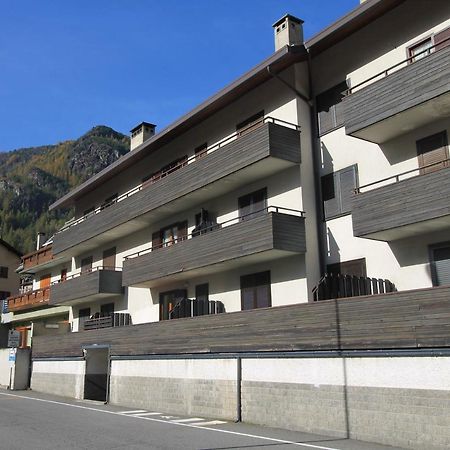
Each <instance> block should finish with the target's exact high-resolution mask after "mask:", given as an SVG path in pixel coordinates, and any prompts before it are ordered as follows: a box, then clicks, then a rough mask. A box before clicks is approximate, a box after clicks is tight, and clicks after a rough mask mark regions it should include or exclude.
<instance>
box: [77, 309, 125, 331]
mask: <svg viewBox="0 0 450 450" xmlns="http://www.w3.org/2000/svg"><path fill="white" fill-rule="evenodd" d="M128 325H131V316H130V314H128V313H110V314H104V315H102V313H98V316H97V317H93V318H92V319H86V320H85V321H84V323H83V329H84V330H85V331H88V330H98V329H100V328H111V327H126V326H128Z"/></svg>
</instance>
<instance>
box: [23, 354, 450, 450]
mask: <svg viewBox="0 0 450 450" xmlns="http://www.w3.org/2000/svg"><path fill="white" fill-rule="evenodd" d="M260 356H262V355H260ZM282 356H283V357H280V358H268V357H267V355H264V357H261V358H245V357H243V358H242V359H241V376H242V378H241V385H240V387H241V397H240V400H241V414H242V421H244V422H247V423H254V424H260V425H266V426H271V427H279V428H285V429H291V430H299V431H307V432H312V433H320V434H324V435H329V436H336V437H342V438H345V437H350V438H354V439H360V440H364V441H371V442H377V443H382V444H386V445H393V446H399V447H403V448H411V449H425V448H426V449H427V450H443V449H448V448H450V376H449V374H450V357H444V356H435V357H434V356H433V357H431V356H401V357H400V356H397V357H388V356H378V357H373V356H369V357H351V358H345V359H343V358H340V357H315V358H310V357H295V358H292V357H284V355H282ZM84 374H85V361H44V360H43V361H39V360H38V361H35V362H34V364H33V376H32V388H33V389H34V390H36V391H40V392H47V393H52V394H58V395H63V396H67V397H73V398H83V389H84ZM238 374H239V371H238V361H237V359H236V358H223V357H222V358H220V357H218V358H217V359H214V358H208V359H199V358H191V359H189V358H182V359H180V358H176V359H175V358H172V359H170V358H169V357H167V358H166V359H160V358H154V359H150V358H149V359H135V360H130V359H128V360H126V359H113V360H112V361H111V379H110V402H111V403H113V404H116V405H121V406H128V407H132V408H138V409H141V408H142V409H146V410H149V411H158V412H162V413H169V414H180V415H188V416H199V417H208V418H220V419H226V420H236V418H237V407H238V398H237V395H238V385H239V379H238Z"/></svg>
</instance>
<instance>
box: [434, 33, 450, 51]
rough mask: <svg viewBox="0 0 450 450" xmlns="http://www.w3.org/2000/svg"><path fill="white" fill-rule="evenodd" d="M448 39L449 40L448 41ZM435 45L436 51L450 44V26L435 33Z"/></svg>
mask: <svg viewBox="0 0 450 450" xmlns="http://www.w3.org/2000/svg"><path fill="white" fill-rule="evenodd" d="M446 39H448V40H447V41H446ZM434 45H435V46H436V47H435V49H434V50H435V51H438V50H441V49H443V48H445V47H448V46H449V45H450V27H448V28H446V29H445V30H443V31H441V32H440V33H436V34H435V35H434Z"/></svg>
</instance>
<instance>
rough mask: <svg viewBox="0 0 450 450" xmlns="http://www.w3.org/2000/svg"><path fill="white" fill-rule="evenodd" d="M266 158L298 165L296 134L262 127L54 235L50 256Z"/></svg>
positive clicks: (276, 127)
mask: <svg viewBox="0 0 450 450" xmlns="http://www.w3.org/2000/svg"><path fill="white" fill-rule="evenodd" d="M268 157H274V158H279V159H283V160H286V161H290V162H292V163H296V164H298V163H299V162H300V133H299V131H296V130H292V129H290V128H286V127H283V126H280V125H276V124H273V123H266V124H264V125H262V126H261V127H259V128H257V129H256V130H254V131H252V132H251V133H248V134H246V135H244V136H242V137H240V138H239V139H237V140H236V141H233V142H230V143H229V144H227V145H225V146H223V147H222V148H220V149H218V150H216V151H214V152H212V153H210V154H209V155H208V156H207V157H204V158H201V159H199V160H198V161H195V162H194V163H192V164H188V165H187V166H185V167H183V168H182V169H180V170H177V171H175V172H174V173H172V174H170V175H169V176H167V177H165V178H163V179H161V180H160V181H158V182H157V183H155V184H152V185H150V186H148V187H146V188H145V189H143V190H142V191H140V192H138V193H136V194H134V195H132V196H130V197H129V198H127V199H125V200H123V201H120V202H118V203H116V204H114V205H113V206H110V207H109V208H106V209H105V210H103V211H101V212H100V213H99V214H96V215H94V216H92V217H89V218H88V219H87V220H85V221H84V222H82V223H80V224H78V225H76V226H74V227H72V228H69V229H67V230H65V231H63V232H61V233H57V234H56V235H55V237H54V239H53V253H54V254H58V253H60V252H63V251H64V250H67V249H69V248H71V247H73V246H75V245H77V244H79V243H81V242H84V241H86V240H88V239H90V238H92V237H94V236H98V235H100V234H102V233H105V232H106V231H108V230H111V229H113V228H115V227H117V226H119V225H121V224H124V223H126V222H128V221H130V220H133V219H136V218H138V217H139V216H142V215H143V214H145V213H148V212H150V211H152V210H154V209H156V208H159V207H160V206H163V205H164V204H166V203H169V202H171V201H173V200H176V199H178V198H180V197H183V196H185V195H188V194H189V193H191V192H194V191H196V190H197V189H200V188H202V187H204V186H206V185H208V184H210V183H213V182H215V181H217V180H219V179H221V178H224V177H226V176H228V175H231V174H232V173H234V172H237V171H239V170H241V169H244V168H246V167H248V166H250V165H251V164H254V163H256V162H258V161H261V160H263V159H265V158H268Z"/></svg>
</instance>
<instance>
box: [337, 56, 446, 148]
mask: <svg viewBox="0 0 450 450" xmlns="http://www.w3.org/2000/svg"><path fill="white" fill-rule="evenodd" d="M449 79H450V47H448V48H444V49H442V50H440V51H437V52H434V53H433V54H431V55H430V56H427V57H426V58H423V59H420V60H419V61H416V62H414V63H413V64H409V65H408V66H406V67H404V68H402V69H400V70H398V71H396V72H393V73H392V74H390V75H388V76H387V77H385V78H382V79H381V80H378V81H375V82H373V83H372V84H370V85H368V86H366V87H363V88H362V89H361V90H359V91H356V92H355V93H353V94H351V95H349V96H347V97H345V98H344V99H343V103H344V117H345V131H346V133H347V134H349V135H352V134H354V133H356V132H358V131H360V130H362V129H364V128H366V127H369V126H371V125H374V124H375V123H378V122H380V121H382V120H384V119H387V118H389V117H392V116H394V115H395V114H398V113H401V112H403V111H405V110H407V109H409V108H412V107H414V106H417V105H419V104H421V103H424V102H427V101H429V100H432V99H434V98H436V97H438V96H440V95H442V94H445V93H446V92H448V91H449V83H448V80H449ZM430 120H431V119H430ZM377 142H378V140H377ZM380 142H382V140H380Z"/></svg>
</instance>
